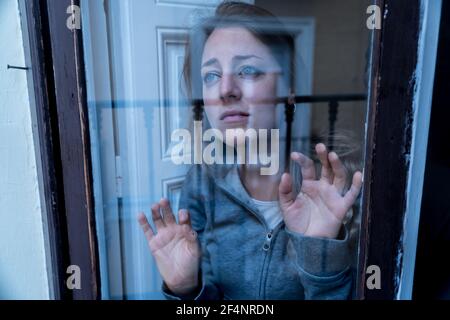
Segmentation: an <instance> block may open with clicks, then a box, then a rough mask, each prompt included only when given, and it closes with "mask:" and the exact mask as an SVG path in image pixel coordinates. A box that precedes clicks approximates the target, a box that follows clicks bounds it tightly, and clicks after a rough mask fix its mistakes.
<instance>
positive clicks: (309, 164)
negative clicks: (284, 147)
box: [291, 152, 316, 180]
mask: <svg viewBox="0 0 450 320" xmlns="http://www.w3.org/2000/svg"><path fill="white" fill-rule="evenodd" d="M291 159H292V160H294V161H295V162H297V163H298V164H299V165H300V168H301V170H302V177H303V180H316V168H315V167H314V161H312V160H311V159H310V158H308V157H307V156H305V155H304V154H302V153H300V152H292V154H291Z"/></svg>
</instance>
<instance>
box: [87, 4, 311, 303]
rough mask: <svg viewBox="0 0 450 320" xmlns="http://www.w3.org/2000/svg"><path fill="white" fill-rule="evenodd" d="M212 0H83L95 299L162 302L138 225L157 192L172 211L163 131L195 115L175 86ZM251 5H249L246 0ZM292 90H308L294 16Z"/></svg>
mask: <svg viewBox="0 0 450 320" xmlns="http://www.w3.org/2000/svg"><path fill="white" fill-rule="evenodd" d="M218 2H219V1H217V0H210V1H208V0H127V1H125V0H104V1H102V0H84V1H82V14H83V36H84V50H85V60H86V76H87V88H88V98H89V117H90V119H89V120H90V134H91V144H92V146H91V150H92V159H93V176H94V195H95V204H96V205H95V208H96V226H97V232H98V242H99V256H100V269H101V279H102V288H101V289H102V297H103V298H106V299H120V298H127V299H159V298H162V295H161V293H160V286H161V279H160V277H159V274H158V271H157V269H156V266H155V264H154V261H153V258H152V257H151V255H150V252H149V250H148V247H147V243H146V241H145V239H144V237H143V235H142V233H141V231H140V229H139V225H138V223H137V221H136V216H137V214H138V212H140V211H144V212H145V213H147V215H149V214H150V205H151V204H152V203H154V202H157V201H159V199H160V198H161V197H167V198H169V199H170V200H171V203H172V205H173V206H174V209H175V210H176V209H177V205H178V199H179V192H180V188H181V185H182V183H183V180H184V176H185V174H186V172H187V170H188V168H187V167H185V166H180V165H174V164H173V163H172V161H171V160H170V147H171V143H170V137H171V133H172V131H173V130H174V129H177V128H181V127H185V126H186V122H187V120H188V119H190V118H192V112H191V109H190V107H188V106H187V105H186V103H185V102H184V99H183V95H182V90H181V70H182V66H183V60H184V49H185V39H186V35H187V32H188V30H189V29H188V28H189V25H190V24H192V23H193V22H194V21H195V20H196V19H197V18H198V16H201V15H207V14H212V13H213V10H214V8H215V6H216V5H217V3H218ZM248 2H251V1H248ZM293 28H296V31H297V32H296V33H297V35H298V37H297V45H299V44H300V43H301V44H302V45H301V46H299V48H301V50H299V51H298V52H297V54H298V55H299V56H302V60H303V62H304V63H303V64H302V66H307V69H308V70H305V69H302V70H298V79H297V83H298V85H299V86H298V88H297V90H298V93H299V94H310V93H311V83H312V78H311V77H312V72H311V70H312V56H313V55H312V52H313V51H312V48H313V32H314V21H312V20H311V19H303V20H299V23H298V24H296V25H295V26H294V27H293ZM299 110H300V114H297V115H296V122H295V124H294V128H297V130H295V131H294V132H295V133H294V137H295V138H300V137H305V136H308V135H309V121H310V120H309V108H308V107H303V108H300V109H299Z"/></svg>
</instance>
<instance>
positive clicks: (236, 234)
mask: <svg viewBox="0 0 450 320" xmlns="http://www.w3.org/2000/svg"><path fill="white" fill-rule="evenodd" d="M261 19H262V20H264V19H265V21H267V20H269V21H270V25H271V27H270V28H271V30H276V32H270V31H268V29H267V27H264V26H263V25H264V23H262V22H261V23H259V22H258V21H260V20H261ZM262 20H261V21H262ZM255 21H256V22H255ZM200 28H201V29H199V30H203V34H204V35H205V36H204V37H203V38H202V37H200V36H199V32H193V35H194V36H193V37H191V39H190V41H191V44H190V45H191V48H193V49H192V50H190V51H189V53H190V54H188V56H187V60H186V61H187V63H186V64H185V77H186V79H187V87H188V88H189V89H191V92H193V95H194V97H195V95H197V94H198V95H200V96H201V97H202V99H203V101H204V110H205V113H206V119H205V120H207V122H208V123H209V125H210V126H211V127H212V128H215V129H218V130H220V131H221V132H223V133H224V136H225V132H226V131H227V130H230V129H236V128H240V129H244V130H246V129H249V128H253V129H273V128H277V127H279V126H278V124H277V120H276V119H277V112H276V108H275V106H276V104H277V97H278V96H279V95H280V94H285V93H288V92H289V89H287V88H289V86H290V85H291V84H292V81H290V80H291V77H290V72H288V71H287V70H292V69H291V67H292V65H290V64H289V63H286V61H287V59H286V56H287V55H286V53H289V50H291V49H292V43H293V42H292V38H290V36H289V35H288V34H287V33H286V32H283V31H282V26H281V24H280V23H279V22H277V20H276V19H275V17H274V16H273V15H272V14H270V13H269V12H267V11H265V10H263V9H261V8H258V7H256V6H253V5H248V4H244V3H236V2H225V3H223V4H221V5H220V6H219V7H218V8H217V10H216V15H215V17H213V18H212V19H209V20H207V21H205V22H204V23H203V24H202V25H201V26H200ZM200 33H202V32H200ZM195 50H200V54H196V53H195ZM191 80H192V81H191ZM200 84H201V85H200ZM237 140H238V141H237V144H239V143H246V142H245V139H240V138H239V137H238V138H237ZM239 141H240V142H239ZM269 141H271V140H270V139H269ZM235 142H236V141H233V145H234V143H235ZM224 143H228V142H226V141H224ZM228 144H229V143H228ZM247 150H248V148H247ZM315 150H316V152H317V156H318V158H319V159H320V163H321V166H322V168H321V170H320V175H317V173H316V169H315V166H314V163H313V161H312V160H311V159H309V158H308V157H306V156H305V155H303V154H301V153H298V152H293V153H292V155H291V160H292V161H293V162H294V163H295V164H297V165H299V167H300V168H301V174H302V181H301V190H300V192H299V193H298V194H297V192H295V184H298V183H299V182H300V181H299V179H298V178H297V177H295V178H293V177H292V176H291V175H290V174H288V173H284V174H281V172H279V173H278V174H276V175H262V174H261V171H260V168H261V166H262V165H261V164H259V165H258V164H257V165H250V164H243V165H237V164H236V165H218V164H216V165H201V166H200V165H195V166H193V167H192V168H191V170H190V172H189V173H188V176H187V178H186V183H185V184H184V187H183V190H182V195H181V200H180V208H183V209H181V210H180V211H179V213H178V222H177V221H176V219H175V216H174V214H173V213H172V210H171V208H170V204H169V202H168V200H167V199H162V200H161V201H160V202H159V203H157V204H154V205H153V206H152V208H151V209H152V218H153V222H154V225H155V227H156V232H155V231H154V230H153V229H152V228H151V226H150V225H149V223H148V221H147V219H146V217H145V215H144V214H143V213H141V214H140V215H139V223H140V224H141V226H142V228H143V231H144V233H145V235H146V237H147V240H148V244H149V247H150V250H151V252H152V254H153V257H154V258H155V261H156V264H157V266H158V269H159V272H160V273H161V276H162V278H163V280H164V282H163V292H164V294H165V296H166V297H167V298H168V299H348V298H350V297H351V291H352V272H351V270H350V256H351V255H350V252H349V235H348V230H347V228H346V227H345V225H344V224H343V221H344V218H345V216H346V214H347V213H348V212H349V210H351V207H352V205H353V204H354V202H355V200H356V198H357V196H358V194H359V191H360V188H361V184H362V175H361V173H360V172H356V173H355V174H354V175H353V178H352V181H351V186H350V188H347V182H348V181H347V172H346V169H345V167H344V165H343V164H342V162H341V160H340V159H339V157H338V155H337V154H336V153H334V152H330V153H328V152H327V149H326V147H325V145H323V144H318V145H317V146H316V148H315ZM280 171H281V170H280ZM347 189H348V190H347Z"/></svg>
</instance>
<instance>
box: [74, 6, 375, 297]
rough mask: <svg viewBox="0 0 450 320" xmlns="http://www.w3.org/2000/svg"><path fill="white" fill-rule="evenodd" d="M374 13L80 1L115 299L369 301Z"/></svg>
mask: <svg viewBox="0 0 450 320" xmlns="http://www.w3.org/2000/svg"><path fill="white" fill-rule="evenodd" d="M369 5H370V1H361V0H348V1H345V2H336V1H331V0H319V1H318V0H316V1H303V0H302V1H300V0H299V1H295V2H294V1H269V0H255V1H252V0H249V1H246V2H239V3H221V2H219V1H215V0H210V1H209V0H189V1H186V0H157V1H150V0H133V1H130V0H120V1H119V0H104V1H100V0H89V1H86V0H85V1H82V8H81V9H82V14H83V39H84V58H85V62H86V75H87V89H88V107H89V123H90V128H89V129H90V137H91V153H92V161H93V177H94V195H95V211H96V225H97V236H98V240H99V241H98V243H99V255H100V268H101V283H102V288H101V290H102V298H104V299H166V298H168V299H178V298H181V299H193V298H197V299H351V298H352V297H353V296H354V288H353V286H354V283H355V281H354V280H355V277H356V265H357V252H358V248H357V245H358V231H359V223H360V217H361V212H360V199H361V190H360V189H361V187H362V174H361V172H362V168H363V150H364V144H365V131H364V130H365V121H366V111H367V108H366V105H367V101H366V95H367V91H368V70H369V63H370V39H371V32H372V31H371V30H369V29H368V27H367V24H366V20H367V18H368V15H367V14H366V11H367V7H368V6H369ZM162 199H163V200H162ZM169 205H170V207H171V209H170V208H169ZM180 210H181V211H180ZM152 211H153V212H152ZM172 212H173V214H172ZM140 213H142V214H140ZM147 222H148V224H147ZM163 281H164V283H163ZM330 283H331V285H330Z"/></svg>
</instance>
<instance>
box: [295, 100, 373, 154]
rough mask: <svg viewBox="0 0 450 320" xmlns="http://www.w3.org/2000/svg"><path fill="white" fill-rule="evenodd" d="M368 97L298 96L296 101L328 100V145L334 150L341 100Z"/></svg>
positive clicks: (313, 101)
mask: <svg viewBox="0 0 450 320" xmlns="http://www.w3.org/2000/svg"><path fill="white" fill-rule="evenodd" d="M366 99H367V96H366V95H365V94H341V95H317V96H297V97H295V103H298V104H301V103H321V102H328V127H329V136H328V146H329V149H330V150H332V148H333V142H334V140H333V138H334V132H335V126H336V121H337V115H338V109H339V102H350V101H365V100H366ZM287 121H288V120H287Z"/></svg>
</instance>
